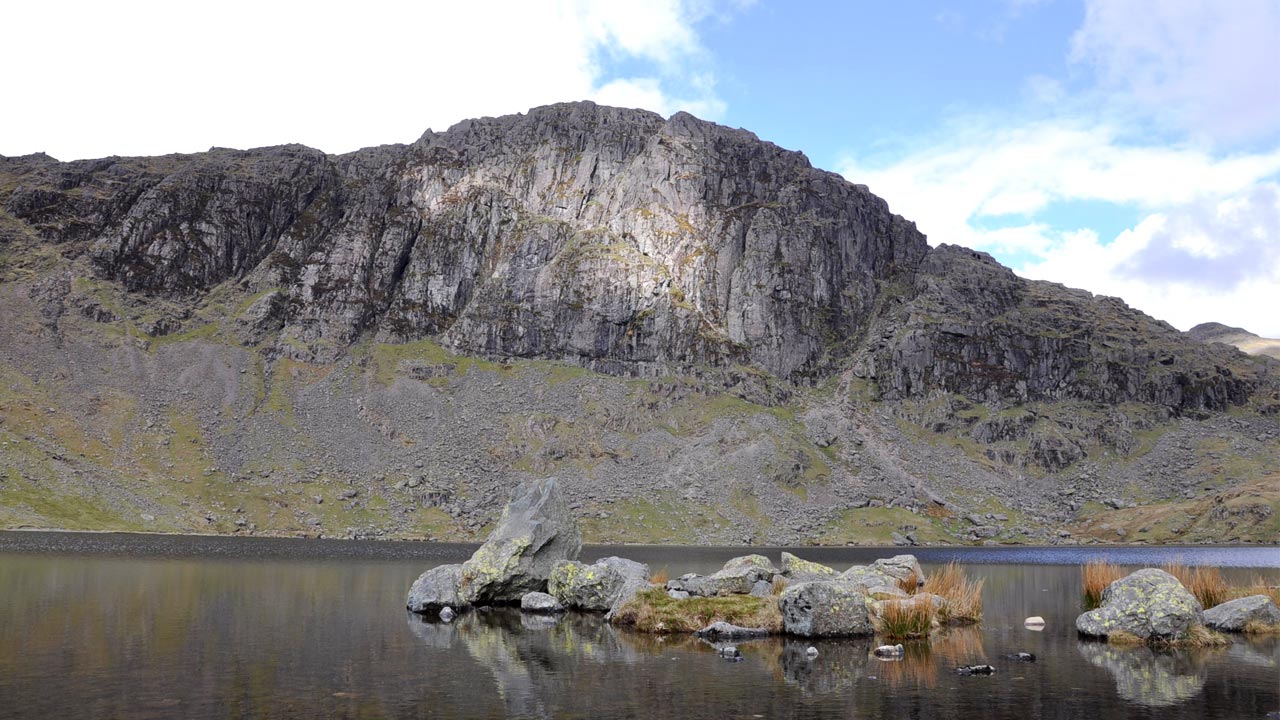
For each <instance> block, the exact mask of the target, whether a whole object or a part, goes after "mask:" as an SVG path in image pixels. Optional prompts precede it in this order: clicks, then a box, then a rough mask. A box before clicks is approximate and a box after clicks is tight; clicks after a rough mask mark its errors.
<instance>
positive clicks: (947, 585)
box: [920, 561, 985, 625]
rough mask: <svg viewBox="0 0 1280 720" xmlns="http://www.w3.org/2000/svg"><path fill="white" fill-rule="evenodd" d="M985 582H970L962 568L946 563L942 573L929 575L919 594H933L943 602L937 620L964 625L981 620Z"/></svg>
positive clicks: (971, 580)
mask: <svg viewBox="0 0 1280 720" xmlns="http://www.w3.org/2000/svg"><path fill="white" fill-rule="evenodd" d="M984 582H985V581H984V580H981V579H979V580H973V579H972V578H970V577H969V576H968V574H966V573H965V571H964V566H962V565H958V564H956V563H955V562H954V561H952V562H949V563H947V564H946V566H945V567H943V568H942V569H941V570H938V571H937V572H935V573H933V574H931V575H929V576H928V579H927V580H925V583H924V585H923V586H922V587H921V588H920V592H926V593H932V594H934V595H937V596H938V597H940V598H942V599H943V600H946V601H947V603H946V605H945V606H944V607H943V608H942V610H941V612H940V617H939V618H938V619H939V620H940V621H941V622H944V623H950V624H952V625H967V624H971V623H977V622H981V621H982V585H983V583H984Z"/></svg>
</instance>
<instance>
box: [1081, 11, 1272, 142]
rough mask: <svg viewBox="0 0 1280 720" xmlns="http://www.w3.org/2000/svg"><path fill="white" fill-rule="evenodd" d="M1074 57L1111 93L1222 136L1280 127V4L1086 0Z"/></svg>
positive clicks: (1230, 138) (1186, 126) (1255, 134)
mask: <svg viewBox="0 0 1280 720" xmlns="http://www.w3.org/2000/svg"><path fill="white" fill-rule="evenodd" d="M1071 57H1072V59H1073V60H1075V61H1077V62H1080V63H1085V64H1087V65H1089V66H1091V67H1093V68H1094V70H1095V71H1096V73H1097V76H1098V79H1099V82H1100V85H1101V88H1102V89H1103V90H1105V91H1108V92H1111V93H1113V95H1112V100H1113V101H1114V102H1117V103H1120V104H1122V105H1131V106H1134V107H1135V108H1136V109H1137V110H1139V111H1140V112H1143V113H1145V114H1146V115H1147V116H1148V117H1149V118H1151V119H1154V120H1156V121H1157V122H1165V123H1167V122H1170V121H1171V122H1172V123H1173V124H1175V125H1176V126H1178V127H1179V128H1180V129H1183V130H1188V131H1192V132H1194V133H1196V134H1199V135H1202V136H1204V137H1207V138H1211V139H1214V140H1218V141H1225V142H1228V143H1230V142H1236V141H1247V140H1252V139H1258V138H1268V137H1270V138H1274V137H1275V136H1276V132H1277V129H1278V128H1280V82H1277V80H1276V71H1277V68H1280V3H1276V2H1274V0H1230V1H1229V2H1224V1H1223V0H1161V1H1160V2H1150V1H1149V0H1087V2H1086V11H1085V20H1084V25H1083V26H1082V27H1081V28H1080V29H1079V30H1078V31H1077V32H1076V33H1075V35H1074V36H1073V38H1072V53H1071Z"/></svg>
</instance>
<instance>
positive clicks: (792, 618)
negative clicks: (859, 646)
mask: <svg viewBox="0 0 1280 720" xmlns="http://www.w3.org/2000/svg"><path fill="white" fill-rule="evenodd" d="M778 607H779V609H781V610H782V627H783V629H784V630H785V631H786V632H787V633H788V634H789V635H800V636H803V637H846V636H854V635H870V634H872V633H873V632H874V631H875V630H874V628H873V627H872V625H871V617H870V615H869V614H868V612H867V597H866V595H864V594H863V593H862V590H861V589H860V588H858V587H855V586H852V585H848V584H846V583H841V582H806V583H796V584H795V585H792V586H790V587H788V588H787V589H786V590H784V591H782V595H781V597H779V598H778Z"/></svg>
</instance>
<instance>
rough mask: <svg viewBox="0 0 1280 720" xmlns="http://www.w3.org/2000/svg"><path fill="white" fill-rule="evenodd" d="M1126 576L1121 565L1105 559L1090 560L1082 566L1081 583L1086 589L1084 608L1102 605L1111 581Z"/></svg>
mask: <svg viewBox="0 0 1280 720" xmlns="http://www.w3.org/2000/svg"><path fill="white" fill-rule="evenodd" d="M1124 576H1125V572H1124V570H1122V569H1120V566H1119V565H1113V564H1111V563H1109V562H1107V561H1105V560H1090V561H1089V562H1087V563H1085V564H1084V566H1083V567H1081V568H1080V584H1081V586H1082V587H1083V590H1084V609H1085V610H1094V609H1097V608H1098V607H1100V606H1101V605H1102V593H1103V592H1104V591H1105V590H1106V589H1107V587H1108V586H1109V585H1111V583H1113V582H1115V581H1117V580H1119V579H1120V578H1122V577H1124Z"/></svg>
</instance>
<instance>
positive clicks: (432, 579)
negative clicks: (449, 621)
mask: <svg viewBox="0 0 1280 720" xmlns="http://www.w3.org/2000/svg"><path fill="white" fill-rule="evenodd" d="M461 585H462V566H461V565H437V566H436V567H433V568H431V569H430V570H428V571H426V572H424V573H422V575H421V576H420V577H419V578H418V579H417V580H415V581H414V583H413V586H412V587H410V588H409V600H408V603H407V607H408V608H409V609H410V610H412V611H413V612H417V613H430V612H440V610H441V609H442V608H446V607H451V608H459V607H466V606H468V605H470V604H471V598H470V597H468V596H467V595H465V594H463V593H462V592H461V590H460V588H461Z"/></svg>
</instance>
